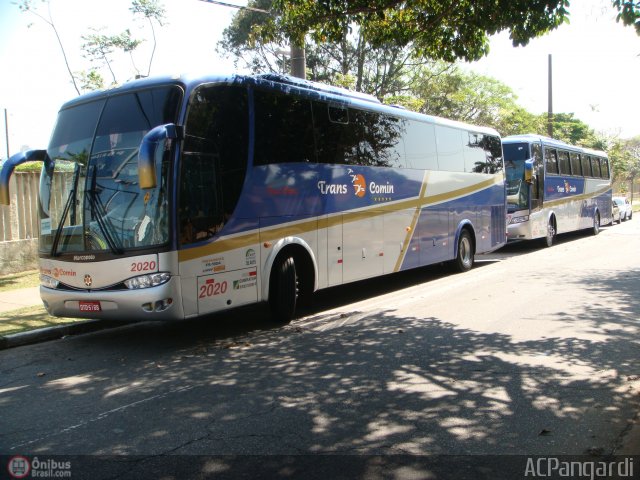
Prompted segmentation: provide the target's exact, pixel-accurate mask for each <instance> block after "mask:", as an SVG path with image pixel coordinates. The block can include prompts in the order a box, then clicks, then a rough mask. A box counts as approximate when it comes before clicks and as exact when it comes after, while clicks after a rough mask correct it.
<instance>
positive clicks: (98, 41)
mask: <svg viewBox="0 0 640 480" xmlns="http://www.w3.org/2000/svg"><path fill="white" fill-rule="evenodd" d="M92 31H93V32H94V33H91V34H89V35H83V36H82V40H84V42H85V43H83V44H82V50H84V55H83V56H84V57H85V58H87V59H89V61H91V62H94V63H98V64H100V65H101V66H105V67H107V68H108V70H109V72H110V73H111V77H112V79H113V81H112V82H111V85H117V83H118V81H117V79H116V75H115V73H114V71H113V69H112V67H111V63H112V55H113V53H114V51H115V50H122V51H123V52H126V53H129V54H130V53H131V52H133V51H134V50H135V49H136V48H137V47H138V45H140V44H141V43H142V41H141V40H135V39H134V38H132V37H131V31H130V30H129V29H126V30H125V31H124V32H122V33H120V34H118V35H103V34H102V33H100V32H101V29H92ZM134 68H135V64H134ZM135 69H136V71H138V69H137V68H135ZM92 74H93V75H92ZM84 78H85V79H88V80H89V82H88V83H87V82H84V83H83V86H89V87H91V86H92V85H93V82H92V81H93V80H97V79H98V78H102V77H101V75H100V74H99V73H98V72H97V71H95V70H90V71H89V73H88V74H86V75H85V77H84Z"/></svg>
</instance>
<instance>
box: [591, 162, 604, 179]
mask: <svg viewBox="0 0 640 480" xmlns="http://www.w3.org/2000/svg"><path fill="white" fill-rule="evenodd" d="M591 170H592V171H593V176H594V177H595V178H602V173H601V172H600V159H599V158H598V157H591Z"/></svg>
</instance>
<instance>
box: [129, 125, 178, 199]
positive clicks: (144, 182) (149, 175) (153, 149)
mask: <svg viewBox="0 0 640 480" xmlns="http://www.w3.org/2000/svg"><path fill="white" fill-rule="evenodd" d="M182 136H183V135H182V127H179V126H177V125H175V124H173V123H167V124H166V125H160V126H157V127H155V128H153V129H151V130H150V131H149V132H147V134H146V135H145V136H144V138H143V139H142V142H141V143H140V150H139V152H138V182H139V184H140V188H145V189H146V188H155V187H156V162H155V158H156V154H157V152H158V149H159V148H164V141H165V140H166V139H168V138H171V139H177V140H180V139H182Z"/></svg>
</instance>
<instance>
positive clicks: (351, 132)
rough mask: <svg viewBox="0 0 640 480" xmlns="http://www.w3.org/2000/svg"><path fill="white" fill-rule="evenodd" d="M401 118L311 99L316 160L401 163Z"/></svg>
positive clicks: (360, 163) (381, 165) (395, 165)
mask: <svg viewBox="0 0 640 480" xmlns="http://www.w3.org/2000/svg"><path fill="white" fill-rule="evenodd" d="M404 124H405V122H404V120H402V119H400V118H396V117H392V116H389V115H380V114H378V113H373V112H367V111H364V110H358V109H353V108H349V109H345V108H344V107H339V106H334V105H328V104H326V103H323V102H313V125H314V127H315V128H314V130H315V134H316V136H315V140H316V154H317V159H318V162H321V163H336V164H348V165H365V166H370V167H403V166H404V144H403V141H402V135H403V133H404V128H405V127H404Z"/></svg>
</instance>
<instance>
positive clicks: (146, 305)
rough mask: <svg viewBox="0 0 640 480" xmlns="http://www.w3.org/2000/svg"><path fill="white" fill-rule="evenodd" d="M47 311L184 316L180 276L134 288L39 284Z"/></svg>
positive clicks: (109, 316)
mask: <svg viewBox="0 0 640 480" xmlns="http://www.w3.org/2000/svg"><path fill="white" fill-rule="evenodd" d="M40 297H41V298H42V302H43V303H44V306H45V308H46V309H47V311H48V312H49V313H50V314H51V315H54V316H56V317H72V318H90V319H91V318H95V319H103V320H122V321H147V320H177V319H182V318H184V313H183V310H182V300H181V298H182V297H181V291H180V277H171V279H170V280H169V281H168V282H167V283H164V284H162V285H158V286H157V287H150V288H140V289H136V290H67V289H52V288H47V287H44V286H40Z"/></svg>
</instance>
